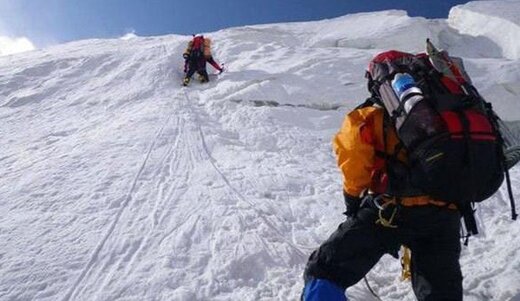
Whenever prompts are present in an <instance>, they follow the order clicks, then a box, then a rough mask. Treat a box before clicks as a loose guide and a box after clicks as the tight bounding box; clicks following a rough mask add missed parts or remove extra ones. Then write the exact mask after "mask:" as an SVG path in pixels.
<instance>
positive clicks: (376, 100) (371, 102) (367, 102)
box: [354, 96, 381, 110]
mask: <svg viewBox="0 0 520 301" xmlns="http://www.w3.org/2000/svg"><path fill="white" fill-rule="evenodd" d="M375 104H381V100H379V98H377V97H375V96H371V97H369V98H367V99H366V100H365V101H364V102H363V103H362V104H360V105H358V106H357V107H356V108H355V109H354V110H358V109H363V108H366V107H371V106H373V105H375Z"/></svg>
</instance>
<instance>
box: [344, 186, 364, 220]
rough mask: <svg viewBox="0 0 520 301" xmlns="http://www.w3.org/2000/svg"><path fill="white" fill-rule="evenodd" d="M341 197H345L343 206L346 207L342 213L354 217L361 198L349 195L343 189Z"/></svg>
mask: <svg viewBox="0 0 520 301" xmlns="http://www.w3.org/2000/svg"><path fill="white" fill-rule="evenodd" d="M343 197H344V198H345V207H346V209H347V210H346V211H345V212H343V214H345V215H346V216H348V217H356V215H357V213H358V211H359V206H360V205H361V198H359V197H355V196H351V195H349V194H348V193H346V192H345V191H343Z"/></svg>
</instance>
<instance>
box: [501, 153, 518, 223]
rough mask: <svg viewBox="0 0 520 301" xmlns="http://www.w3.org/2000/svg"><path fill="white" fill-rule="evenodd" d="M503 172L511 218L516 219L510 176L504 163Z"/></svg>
mask: <svg viewBox="0 0 520 301" xmlns="http://www.w3.org/2000/svg"><path fill="white" fill-rule="evenodd" d="M504 161H505V160H504ZM504 163H505V162H504ZM504 173H505V174H506V184H507V193H508V194H509V202H510V203H511V218H512V219H513V220H516V218H517V217H518V214H516V206H515V199H514V197H513V189H512V188H511V178H510V177H509V170H508V169H507V166H505V164H504Z"/></svg>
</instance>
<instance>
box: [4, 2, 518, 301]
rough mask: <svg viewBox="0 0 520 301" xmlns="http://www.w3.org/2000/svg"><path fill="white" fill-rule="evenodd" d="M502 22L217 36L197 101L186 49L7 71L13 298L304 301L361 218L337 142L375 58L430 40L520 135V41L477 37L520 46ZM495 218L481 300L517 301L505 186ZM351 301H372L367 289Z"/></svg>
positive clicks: (101, 46)
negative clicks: (313, 269)
mask: <svg viewBox="0 0 520 301" xmlns="http://www.w3.org/2000/svg"><path fill="white" fill-rule="evenodd" d="M494 2H497V1H494ZM498 3H499V5H491V4H489V3H488V2H475V3H469V4H467V5H464V6H458V7H456V8H454V9H453V10H452V13H451V14H450V17H449V19H448V20H427V19H424V18H411V17H408V16H407V15H406V13H405V12H402V11H386V12H377V13H363V14H356V15H348V16H344V17H340V18H337V19H331V20H322V21H317V22H308V23H290V24H272V25H261V26H246V27H239V28H231V29H226V30H222V31H219V32H215V33H210V34H208V35H209V36H211V38H212V39H213V40H214V44H215V45H214V49H215V53H214V56H215V58H216V59H217V60H219V61H221V62H225V63H226V66H227V72H225V73H223V74H222V75H221V76H219V77H218V78H217V77H215V76H213V77H212V81H211V82H210V83H209V84H206V85H201V84H198V83H196V82H194V83H193V84H192V85H191V86H190V87H188V88H184V89H181V87H180V83H181V77H182V73H181V68H182V67H181V66H182V57H181V53H182V51H183V49H184V47H185V44H186V42H187V41H188V40H189V37H186V36H178V35H169V36H162V37H134V38H132V39H129V40H121V39H114V40H87V41H79V42H73V43H69V44H65V45H60V46H56V47H52V48H48V49H43V50H38V51H33V52H27V53H22V54H17V55H13V56H6V57H1V58H0V120H1V126H0V133H1V136H2V138H3V141H4V143H2V147H1V148H0V163H1V165H0V166H1V167H0V183H1V185H0V209H1V212H3V214H2V215H1V216H0V241H2V243H3V248H1V249H0V299H1V300H186V301H187V300H297V299H298V296H299V292H300V290H301V288H302V281H301V274H302V272H303V267H304V264H305V262H306V258H307V256H308V255H309V254H310V252H311V250H313V249H314V248H316V247H317V246H318V245H319V243H320V242H322V241H323V240H324V239H325V238H326V237H327V235H328V234H330V233H331V231H333V229H334V228H335V227H336V225H337V224H338V223H339V222H341V221H342V219H343V216H342V215H341V212H342V209H343V208H342V207H343V204H342V197H341V176H340V174H339V172H338V171H337V168H336V166H335V159H334V156H333V154H332V152H331V146H330V140H331V138H332V136H333V134H334V133H335V131H336V130H337V129H338V128H339V126H340V123H341V121H342V118H343V116H344V115H345V113H346V112H348V111H349V110H351V109H352V108H353V107H354V106H356V105H357V104H358V103H360V102H361V101H362V100H363V99H364V98H365V97H366V96H367V94H366V91H365V82H364V79H363V74H364V69H365V67H366V64H367V62H368V61H369V59H370V58H371V57H372V56H373V55H374V54H376V53H377V52H378V51H381V50H386V49H388V48H396V49H401V50H407V51H421V50H422V47H423V42H424V40H425V39H426V38H427V37H430V38H432V39H433V40H434V41H436V42H437V43H438V44H439V45H441V46H442V47H444V48H446V49H448V50H449V51H450V52H451V53H453V54H456V55H461V56H463V57H465V58H466V60H465V63H466V68H467V70H468V72H469V73H470V75H471V76H472V77H473V79H474V81H475V84H476V86H477V87H478V88H479V90H480V91H481V93H482V94H483V95H484V96H485V97H486V98H487V99H488V100H489V101H491V102H492V103H493V105H494V107H495V108H496V110H497V112H498V113H499V114H500V115H501V116H502V117H503V118H504V119H506V120H508V121H510V122H513V121H519V120H520V103H519V97H518V95H520V89H519V84H518V83H519V82H520V81H519V79H520V78H519V77H520V72H519V71H520V61H519V57H518V55H517V54H515V53H516V52H515V51H517V50H515V49H517V48H515V47H517V44H515V43H517V42H516V41H517V40H518V39H516V40H511V39H505V38H504V39H500V36H498V35H495V34H494V33H491V32H486V33H479V32H474V31H472V30H477V29H483V28H485V27H486V25H488V24H489V23H490V19H492V20H493V24H496V26H498V27H497V28H499V29H497V30H500V32H501V34H502V35H503V36H510V37H514V36H515V35H516V34H517V31H518V29H517V27H514V26H508V25H504V24H509V23H507V22H513V21H514V20H513V21H511V19H512V18H513V17H512V16H517V15H518V14H520V9H519V8H518V5H517V3H516V2H510V1H501V2H498ZM504 11H510V12H511V13H510V14H508V15H506V14H504V13H503V12H504ZM474 12H478V13H479V14H481V15H484V16H487V17H485V18H484V17H482V16H479V17H475V16H474V15H473V13H474ZM513 12H514V13H513ZM515 22H516V21H515ZM468 24H469V25H468ZM516 124H518V123H516ZM516 129H517V131H518V127H516ZM511 175H512V179H513V187H514V188H516V189H514V192H515V197H516V199H520V190H518V188H517V187H520V170H519V169H518V167H516V168H514V169H512V170H511ZM477 215H478V220H479V226H480V229H481V234H480V235H479V236H478V237H476V238H473V239H472V240H471V241H470V245H469V247H467V248H464V250H463V254H462V258H461V262H462V264H463V272H464V275H465V278H464V286H465V288H466V293H465V300H518V298H520V285H519V284H518V283H520V262H519V261H518V260H515V258H517V257H518V256H519V255H520V254H519V251H518V250H520V242H519V241H518V239H517V236H518V235H519V228H518V222H512V221H510V220H509V208H508V199H507V192H506V190H505V187H502V189H501V190H500V191H499V192H498V193H497V194H496V195H495V196H493V197H492V198H491V199H490V200H489V201H487V202H485V203H483V204H482V205H481V206H479V208H478V214H477ZM399 270H400V265H399V262H398V261H396V260H393V259H392V258H390V257H388V258H387V257H384V258H383V260H382V261H381V262H380V263H379V264H378V265H377V266H376V267H375V269H374V270H373V271H372V272H371V273H370V274H369V275H368V278H369V281H370V282H371V284H372V285H373V286H374V287H375V289H376V290H377V292H378V294H379V295H380V296H381V297H382V298H383V299H384V300H414V297H413V294H412V292H411V289H410V286H409V285H408V284H407V283H402V282H400V280H399V279H398V275H399ZM348 292H349V295H350V296H351V299H352V300H374V298H373V297H372V296H371V295H370V293H369V292H368V291H367V290H366V288H365V286H364V285H363V284H362V283H360V284H358V285H356V286H355V287H353V288H351V289H349V291H348Z"/></svg>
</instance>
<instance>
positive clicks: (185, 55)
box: [182, 53, 190, 60]
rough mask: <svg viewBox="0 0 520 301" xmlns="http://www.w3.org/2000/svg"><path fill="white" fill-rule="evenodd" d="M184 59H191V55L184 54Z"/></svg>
mask: <svg viewBox="0 0 520 301" xmlns="http://www.w3.org/2000/svg"><path fill="white" fill-rule="evenodd" d="M182 57H183V58H184V59H185V60H187V59H189V58H190V55H189V54H188V53H183V54H182Z"/></svg>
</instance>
